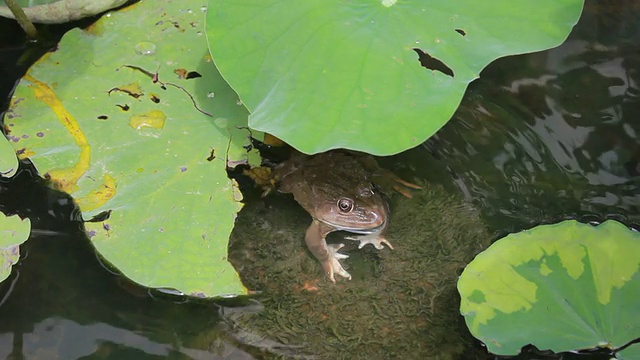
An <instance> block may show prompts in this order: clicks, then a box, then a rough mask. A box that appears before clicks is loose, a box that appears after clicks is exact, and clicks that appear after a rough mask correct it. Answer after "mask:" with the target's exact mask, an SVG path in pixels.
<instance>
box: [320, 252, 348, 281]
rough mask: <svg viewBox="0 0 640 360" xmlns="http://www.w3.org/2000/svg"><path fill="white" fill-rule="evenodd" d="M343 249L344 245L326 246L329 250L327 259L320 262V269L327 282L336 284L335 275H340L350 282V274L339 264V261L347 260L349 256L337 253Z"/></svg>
mask: <svg viewBox="0 0 640 360" xmlns="http://www.w3.org/2000/svg"><path fill="white" fill-rule="evenodd" d="M342 247H344V244H335V245H334V244H331V245H327V248H328V249H329V258H328V259H326V260H325V261H323V262H322V268H323V269H324V271H325V273H327V276H329V280H331V282H332V283H334V284H335V283H336V278H335V275H340V276H342V277H343V278H345V279H347V280H351V274H349V273H348V272H347V270H345V269H344V268H343V267H342V264H340V260H342V259H347V258H348V257H349V255H345V254H340V253H339V252H338V251H339V250H340V249H342Z"/></svg>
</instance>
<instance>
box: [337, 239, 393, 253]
mask: <svg viewBox="0 0 640 360" xmlns="http://www.w3.org/2000/svg"><path fill="white" fill-rule="evenodd" d="M346 239H349V240H356V241H360V244H359V245H358V249H362V248H363V247H364V246H365V245H367V244H371V245H373V246H374V247H375V248H376V249H378V250H382V249H384V245H387V246H388V247H389V249H391V250H393V246H392V245H391V243H390V242H389V241H388V240H387V239H385V238H384V237H382V236H347V237H346ZM383 244H384V245H383Z"/></svg>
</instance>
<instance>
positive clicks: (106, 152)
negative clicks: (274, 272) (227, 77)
mask: <svg viewBox="0 0 640 360" xmlns="http://www.w3.org/2000/svg"><path fill="white" fill-rule="evenodd" d="M204 10H205V9H204V8H203V3H202V1H197V0H191V1H166V0H165V1H143V2H139V3H137V4H135V5H132V6H130V7H128V8H126V9H124V10H122V11H118V12H114V13H111V14H108V15H107V16H103V17H102V19H100V20H99V21H98V22H97V23H96V24H94V25H93V26H92V27H91V28H89V29H87V30H84V31H83V30H80V29H74V30H72V31H70V32H68V33H67V34H65V36H64V38H63V39H62V40H61V42H60V44H59V45H58V48H57V49H56V51H53V52H50V53H49V54H47V55H46V56H45V57H43V58H42V59H41V60H39V62H38V63H36V64H35V65H34V66H33V67H32V68H31V69H29V71H28V73H27V75H25V77H24V78H23V79H22V80H21V81H20V83H19V85H18V87H17V88H16V90H15V93H14V94H13V97H12V100H11V105H10V110H9V112H8V113H7V116H6V118H5V123H6V124H8V126H10V128H11V129H12V131H11V134H10V136H11V140H12V143H13V145H14V147H15V148H16V149H17V150H18V151H19V152H20V153H21V154H22V155H21V156H23V157H29V158H30V159H31V160H32V161H33V162H34V164H35V166H36V167H37V169H38V171H39V172H40V173H41V174H43V175H45V177H47V178H49V179H50V180H51V183H52V184H53V185H54V186H55V187H57V188H58V189H60V190H63V191H66V192H68V193H69V194H71V195H72V196H73V197H74V198H75V200H76V202H77V204H78V205H79V207H80V209H81V210H82V214H83V217H84V218H85V219H87V220H89V219H92V218H93V221H94V222H88V223H86V228H87V230H88V235H89V237H90V239H91V241H92V242H93V244H94V245H95V247H96V248H97V250H98V252H99V253H100V254H101V255H102V256H103V257H104V258H105V259H106V260H107V262H110V263H111V264H112V265H114V266H115V267H116V268H117V269H119V270H120V271H122V272H123V273H124V274H125V275H126V276H128V277H129V278H131V279H132V280H134V281H136V282H139V283H140V284H143V285H146V286H150V287H157V288H170V289H177V290H179V291H181V292H184V293H187V294H191V295H196V296H216V295H222V294H241V293H244V292H245V291H246V289H245V288H244V287H243V286H242V283H241V282H240V280H239V278H238V275H237V273H236V272H235V270H234V269H233V267H232V266H231V265H230V264H229V263H228V261H227V258H226V257H227V242H228V238H229V234H230V232H231V229H232V227H233V224H234V220H235V216H236V213H237V212H238V211H239V209H240V207H241V204H240V203H239V202H238V201H239V199H240V198H241V196H240V194H239V192H238V191H237V187H236V184H235V183H234V182H233V181H231V180H229V178H228V177H227V173H226V165H227V163H228V162H229V163H237V162H238V161H241V160H242V159H238V158H228V157H227V154H228V153H229V154H231V153H233V154H235V155H239V154H244V156H245V157H246V156H247V150H246V149H245V147H247V148H248V145H250V142H249V140H250V139H249V132H248V131H247V130H244V129H246V123H247V110H246V109H245V108H244V107H243V106H242V105H241V104H240V103H239V99H238V98H237V95H235V93H234V92H233V91H232V90H231V89H230V88H229V86H228V85H227V84H226V82H225V81H224V80H223V79H222V77H221V76H220V75H219V73H218V72H217V70H216V68H215V66H214V65H213V63H212V62H211V58H210V56H209V54H208V51H207V45H206V41H205V36H204V27H203V23H204ZM230 139H231V140H230ZM244 161H247V160H246V159H245V160H244Z"/></svg>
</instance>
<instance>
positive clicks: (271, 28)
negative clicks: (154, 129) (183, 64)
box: [207, 0, 583, 155]
mask: <svg viewBox="0 0 640 360" xmlns="http://www.w3.org/2000/svg"><path fill="white" fill-rule="evenodd" d="M582 5H583V1H582V0H517V1H514V0H497V1H492V2H491V4H490V5H489V4H487V3H486V2H482V1H466V0H432V1H426V0H411V1H409V0H407V1H396V0H382V1H335V0H333V1H327V0H306V1H293V2H292V1H286V0H247V1H236V0H210V1H209V11H208V13H207V34H208V37H209V47H210V50H211V53H212V55H213V58H214V60H215V63H216V65H217V66H218V68H219V69H220V71H221V73H222V75H223V76H224V77H225V79H227V81H228V82H229V83H230V84H231V86H232V87H233V88H234V89H235V90H236V91H237V92H238V94H239V95H240V98H241V99H242V101H243V102H244V104H245V105H246V106H247V107H248V109H249V110H250V111H251V116H250V118H249V125H250V127H251V128H254V129H258V130H261V131H265V132H268V133H271V134H274V135H276V136H278V137H279V138H281V139H283V140H284V141H286V142H287V143H289V144H291V145H293V146H294V147H296V148H298V149H299V150H301V151H303V152H306V153H316V152H321V151H324V150H328V149H332V148H350V149H356V150H362V151H365V152H369V153H373V154H377V155H388V154H393V153H397V152H400V151H403V150H406V149H408V148H411V147H414V146H416V145H418V144H420V143H421V142H422V141H424V140H425V139H427V138H428V137H429V136H431V135H433V134H434V133H435V132H436V131H437V130H438V129H439V128H440V127H442V126H443V125H444V124H445V123H446V122H447V121H448V120H449V118H450V117H451V115H452V114H453V112H454V111H455V110H456V108H457V107H458V105H459V103H460V100H461V99H462V96H463V94H464V92H465V89H466V87H467V85H468V84H469V83H470V82H471V81H473V80H474V79H476V78H477V77H478V76H479V74H480V70H482V69H483V68H484V67H485V66H486V65H487V64H489V63H490V62H491V61H493V60H494V59H497V58H499V57H502V56H506V55H510V54H520V53H525V52H532V51H539V50H543V49H548V48H551V47H554V46H557V45H559V44H560V43H561V42H562V41H564V39H565V38H566V37H567V35H568V34H569V32H570V31H571V29H572V27H573V26H574V25H575V24H576V22H577V21H578V18H579V16H580V13H581V10H582ZM421 65H422V66H421Z"/></svg>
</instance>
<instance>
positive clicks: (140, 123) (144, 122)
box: [129, 110, 167, 130]
mask: <svg viewBox="0 0 640 360" xmlns="http://www.w3.org/2000/svg"><path fill="white" fill-rule="evenodd" d="M166 118H167V117H166V115H165V114H164V113H163V112H162V111H160V110H152V111H149V112H148V113H145V114H139V115H133V116H131V118H130V119H129V126H131V127H132V128H134V129H137V130H142V129H144V128H152V129H162V128H163V127H164V121H165V119H166Z"/></svg>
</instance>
